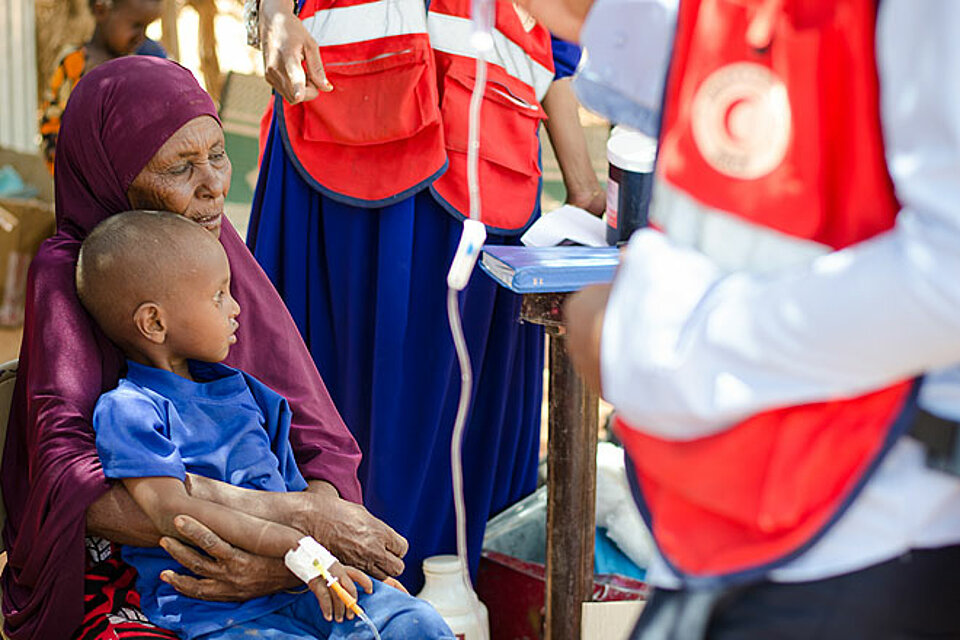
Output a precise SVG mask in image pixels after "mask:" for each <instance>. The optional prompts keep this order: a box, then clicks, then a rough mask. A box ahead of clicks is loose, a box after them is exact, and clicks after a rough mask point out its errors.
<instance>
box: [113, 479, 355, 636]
mask: <svg viewBox="0 0 960 640" xmlns="http://www.w3.org/2000/svg"><path fill="white" fill-rule="evenodd" d="M123 485H124V486H125V487H126V488H127V491H128V492H129V493H130V496H131V498H133V501H134V502H136V503H137V505H139V506H140V508H141V509H143V511H144V513H145V514H146V515H147V517H148V518H149V519H150V521H151V522H152V523H153V525H154V526H155V527H156V528H157V530H158V531H159V532H160V533H161V534H163V535H164V536H167V537H177V536H178V535H179V534H180V530H179V527H178V526H177V524H178V523H177V522H176V521H177V520H180V519H181V518H182V517H183V516H189V517H191V518H194V519H196V520H199V521H200V522H203V523H205V524H206V525H207V527H209V528H210V530H211V531H213V532H214V533H215V534H216V535H217V536H219V537H220V538H222V539H223V540H224V541H226V542H228V543H230V544H231V545H233V546H236V547H239V548H241V549H243V550H245V551H247V552H249V553H253V554H255V555H259V556H264V557H268V558H283V557H284V556H285V555H286V553H287V552H288V551H291V550H293V549H296V548H297V546H298V544H299V541H300V539H301V538H303V537H304V534H303V533H302V532H300V531H297V530H296V529H293V528H291V527H288V526H286V525H283V524H279V523H277V522H272V521H270V520H264V519H262V518H257V517H256V516H251V515H249V514H246V513H243V512H242V511H237V510H234V509H230V508H229V507H224V506H222V505H219V504H216V503H214V502H208V501H206V500H202V499H199V498H196V497H194V496H191V495H190V494H189V493H187V490H186V487H185V485H184V483H183V482H182V481H180V480H179V479H178V478H169V477H160V476H157V477H147V478H124V479H123ZM180 524H181V526H182V523H180ZM330 571H331V573H332V574H334V575H336V576H337V578H339V580H340V582H341V584H342V585H343V586H344V588H346V589H347V591H348V592H350V594H351V595H352V596H353V597H354V598H356V596H357V591H356V585H355V584H354V579H355V578H357V577H358V574H355V573H354V574H351V573H348V572H347V571H346V569H345V568H344V567H343V566H342V565H340V564H339V563H338V564H335V565H334V566H333V567H332V568H331V570H330ZM161 577H162V578H167V579H168V578H169V572H167V573H165V574H164V575H163V576H161ZM361 579H362V578H361ZM367 582H368V581H367ZM366 586H369V588H371V589H372V585H366ZM310 587H311V589H312V590H313V592H314V593H315V594H316V596H317V600H319V602H320V608H321V610H322V611H323V614H324V617H326V619H327V620H330V619H331V618H335V619H336V620H337V621H338V622H339V621H341V620H343V617H344V614H345V613H348V617H352V614H349V612H347V611H346V609H345V606H344V603H343V602H342V601H340V599H339V598H337V597H336V596H335V595H334V594H333V593H332V592H331V591H330V590H328V588H327V587H326V585H324V584H322V581H320V580H314V581H313V582H312V583H311V585H310Z"/></svg>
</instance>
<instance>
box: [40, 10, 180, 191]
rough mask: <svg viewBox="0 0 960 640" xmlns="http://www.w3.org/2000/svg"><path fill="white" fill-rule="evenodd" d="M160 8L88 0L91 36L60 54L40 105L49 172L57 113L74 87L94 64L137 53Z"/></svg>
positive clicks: (41, 127)
mask: <svg viewBox="0 0 960 640" xmlns="http://www.w3.org/2000/svg"><path fill="white" fill-rule="evenodd" d="M162 7H163V1H162V0H90V13H92V14H93V18H94V20H95V21H96V28H95V29H94V31H93V36H92V37H91V38H90V42H88V43H86V44H84V45H82V46H80V47H70V48H68V49H67V50H65V51H64V53H63V54H62V55H61V56H60V60H59V62H57V67H56V69H55V70H54V72H53V75H51V76H50V82H49V83H48V85H47V91H46V94H45V95H44V98H43V103H42V104H41V105H40V114H41V115H40V135H41V136H42V137H43V155H44V159H45V160H46V162H47V168H48V169H50V173H53V160H54V157H55V155H56V147H57V135H58V134H59V132H60V116H61V115H62V114H63V110H64V108H66V106H67V99H68V98H69V97H70V93H71V92H72V91H73V87H74V86H75V85H76V84H77V82H78V81H79V80H80V78H81V77H82V76H83V74H84V73H86V72H88V71H90V70H91V69H93V68H94V67H96V66H97V65H99V64H101V63H104V62H106V61H107V60H112V59H114V58H119V57H121V56H127V55H130V54H131V53H134V52H136V51H137V50H138V47H140V46H141V45H143V44H144V43H145V42H146V29H147V25H149V24H150V23H151V22H153V21H154V20H156V19H157V18H159V17H160V11H161V9H162ZM151 55H154V54H151Z"/></svg>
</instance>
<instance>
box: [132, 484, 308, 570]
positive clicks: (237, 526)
mask: <svg viewBox="0 0 960 640" xmlns="http://www.w3.org/2000/svg"><path fill="white" fill-rule="evenodd" d="M123 484H124V486H125V487H126V488H127V491H128V492H129V493H130V495H131V497H132V498H133V499H134V501H135V502H136V503H137V504H138V505H139V506H140V508H141V509H143V511H144V513H146V514H147V517H148V518H150V520H151V522H153V524H154V526H155V527H157V529H158V530H159V531H160V533H161V534H163V535H166V536H170V537H178V532H177V528H176V527H175V526H174V524H173V519H174V518H175V517H176V516H178V515H188V516H191V517H193V518H196V519H197V520H199V521H200V522H203V523H204V524H206V525H207V526H208V527H210V529H211V530H212V531H213V532H214V533H216V534H217V535H218V536H220V537H221V538H223V539H224V540H226V541H227V542H229V543H230V544H232V545H235V546H237V547H240V548H241V549H244V550H246V551H249V552H250V553H255V554H257V555H261V556H269V557H272V558H282V557H283V555H284V554H285V553H286V552H287V551H289V550H290V549H293V548H295V547H296V546H297V541H298V540H299V539H300V538H301V537H303V534H302V533H300V532H299V531H297V530H296V529H293V528H291V527H288V526H286V525H282V524H279V523H277V522H272V521H270V520H265V519H263V518H258V517H256V516H252V515H249V514H247V513H244V512H243V511H240V510H237V509H233V508H230V507H225V506H223V505H220V504H216V503H214V502H210V501H207V500H203V499H200V498H196V497H194V496H191V495H190V494H189V493H187V489H186V486H185V485H184V483H183V482H181V481H180V480H178V479H177V478H170V477H150V478H124V480H123Z"/></svg>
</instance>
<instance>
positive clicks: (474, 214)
mask: <svg viewBox="0 0 960 640" xmlns="http://www.w3.org/2000/svg"><path fill="white" fill-rule="evenodd" d="M495 3H496V0H472V2H471V19H472V22H473V33H472V35H471V38H470V42H471V44H472V45H473V47H474V49H475V50H476V53H477V71H476V81H475V82H474V87H473V92H472V93H471V95H470V107H469V113H468V125H467V131H468V133H467V190H468V194H469V197H470V212H469V213H470V217H469V218H468V219H466V220H464V221H463V233H462V234H461V236H460V244H459V245H458V246H457V253H456V255H455V256H454V258H453V263H452V264H451V265H450V271H449V272H448V273H447V318H448V320H449V322H450V333H451V334H452V336H453V343H454V346H455V347H456V351H457V361H458V362H459V364H460V404H459V406H458V407H457V417H456V420H455V421H454V425H453V436H452V438H451V442H450V469H451V474H452V477H453V502H454V512H455V515H456V522H457V557H458V559H459V560H460V572H461V575H462V576H463V579H464V582H465V583H466V586H467V587H468V590H469V592H470V593H474V591H473V587H472V585H471V584H470V583H471V580H470V568H469V564H468V561H467V557H468V556H467V514H466V500H465V499H464V494H463V433H464V430H465V429H466V425H467V417H468V414H469V412H470V397H471V393H472V391H473V370H472V368H471V366H470V353H469V351H468V350H467V341H466V338H465V337H464V335H463V326H462V322H461V318H460V305H459V297H458V295H457V294H458V293H459V292H460V291H463V289H464V287H466V286H467V282H468V281H469V280H470V274H471V273H472V272H473V268H474V265H476V262H477V257H478V256H479V255H480V249H481V248H482V247H483V243H484V241H485V240H486V237H487V231H486V227H484V225H483V223H482V222H481V221H480V184H479V162H480V156H479V153H480V107H481V105H482V103H483V93H484V90H485V88H486V84H487V56H488V55H489V54H490V52H492V50H493V33H492V30H493V20H494V16H495V6H496V4H495ZM480 606H481V605H480V602H479V600H477V599H476V597H474V601H473V602H472V603H471V610H472V613H473V615H474V617H475V618H477V620H478V622H479V623H480V626H481V628H483V629H484V630H485V633H486V634H487V636H488V637H489V626H488V621H487V620H486V616H484V615H482V610H481V609H480Z"/></svg>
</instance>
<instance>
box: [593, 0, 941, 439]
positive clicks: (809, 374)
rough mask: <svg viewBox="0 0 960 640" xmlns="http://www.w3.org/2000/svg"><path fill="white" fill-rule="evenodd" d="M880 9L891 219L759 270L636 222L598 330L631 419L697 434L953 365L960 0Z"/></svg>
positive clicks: (616, 400) (613, 383)
mask: <svg viewBox="0 0 960 640" xmlns="http://www.w3.org/2000/svg"><path fill="white" fill-rule="evenodd" d="M880 11H881V13H880V16H879V19H878V25H877V29H878V38H877V41H878V67H879V71H880V86H881V93H882V96H881V113H882V118H883V125H884V139H885V145H886V152H887V162H888V166H889V169H890V173H891V176H892V178H893V182H894V186H895V188H896V194H897V197H898V199H899V201H900V203H901V206H902V210H901V211H900V213H899V215H898V217H897V222H896V226H895V227H894V229H893V230H891V231H889V232H887V233H885V234H882V235H881V236H878V237H876V238H874V239H872V240H870V241H867V242H863V243H859V244H857V245H855V246H852V247H850V248H848V249H845V250H843V251H838V252H835V253H832V254H829V255H826V256H824V257H821V258H817V259H816V260H814V261H813V262H811V263H810V264H809V265H807V266H805V267H803V268H800V269H793V270H787V271H781V272H777V273H775V274H766V275H750V274H745V273H736V274H733V275H723V274H722V273H721V271H720V270H719V269H718V268H717V267H716V266H715V265H713V263H712V262H711V261H710V260H709V259H707V258H705V257H704V256H702V255H700V254H698V253H696V252H694V251H692V250H688V249H684V248H681V247H678V246H676V245H675V244H672V243H671V242H670V241H669V240H668V239H666V238H665V237H663V236H662V235H660V234H658V233H657V232H654V231H650V230H646V231H642V232H640V233H638V234H636V235H635V236H634V238H633V240H632V241H631V243H630V246H629V248H628V251H627V255H626V256H625V257H624V261H623V266H622V268H621V270H620V272H619V274H618V276H617V278H616V280H615V282H614V287H613V291H612V293H611V297H610V301H609V303H608V305H607V310H606V317H605V320H604V326H603V335H602V341H601V373H602V381H603V389H604V396H605V397H606V398H607V399H608V400H609V401H610V402H611V403H613V404H614V406H616V408H617V410H618V411H619V412H620V414H621V415H622V416H623V417H624V418H625V419H626V420H627V421H628V422H629V423H631V424H632V425H633V426H634V427H636V428H642V429H643V430H644V431H647V432H649V433H653V434H655V435H659V436H661V437H667V438H676V439H688V438H696V437H701V436H704V435H708V434H710V433H715V432H717V431H720V430H722V429H723V428H724V427H725V426H727V425H730V424H732V423H734V422H736V421H737V420H739V419H742V418H744V417H747V416H749V415H752V414H754V413H757V412H760V411H764V410H767V409H772V408H775V407H781V406H790V405H794V404H801V403H808V402H814V401H821V400H827V399H832V398H838V397H847V396H853V395H857V394H860V393H864V392H867V391H870V390H873V389H877V388H881V387H883V386H885V385H887V384H889V383H891V382H894V381H897V380H900V379H904V378H909V377H912V376H916V375H918V374H921V373H924V372H926V371H930V370H934V369H939V368H945V367H950V366H954V365H957V364H960V37H958V36H957V34H960V2H956V1H955V0H925V1H924V2H916V1H915V0H884V2H883V3H882V4H881V8H880Z"/></svg>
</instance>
